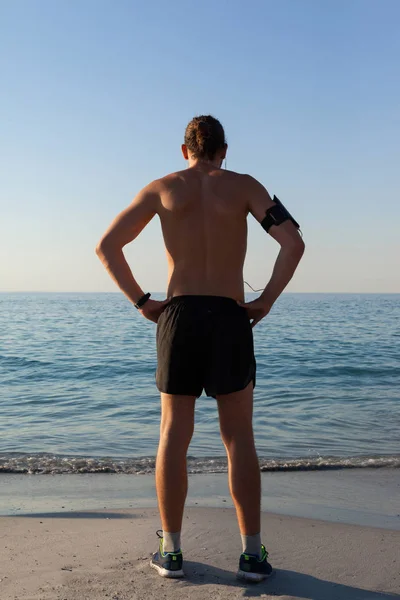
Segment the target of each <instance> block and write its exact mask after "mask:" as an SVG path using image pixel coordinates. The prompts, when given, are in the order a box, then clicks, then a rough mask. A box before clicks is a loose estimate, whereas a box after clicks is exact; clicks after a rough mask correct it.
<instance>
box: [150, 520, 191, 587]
mask: <svg viewBox="0 0 400 600" xmlns="http://www.w3.org/2000/svg"><path fill="white" fill-rule="evenodd" d="M157 535H158V537H159V538H160V545H159V548H158V552H155V553H154V554H153V556H152V558H151V560H150V566H151V567H153V569H156V570H157V571H158V573H159V574H160V575H161V577H172V578H174V579H176V578H177V577H183V576H184V572H183V570H182V564H183V556H182V551H181V550H179V551H178V552H163V536H162V531H161V530H158V531H157Z"/></svg>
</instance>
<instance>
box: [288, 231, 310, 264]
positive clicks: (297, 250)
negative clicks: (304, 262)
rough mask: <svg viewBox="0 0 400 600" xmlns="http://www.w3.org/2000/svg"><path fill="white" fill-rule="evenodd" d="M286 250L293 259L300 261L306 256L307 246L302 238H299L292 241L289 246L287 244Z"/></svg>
mask: <svg viewBox="0 0 400 600" xmlns="http://www.w3.org/2000/svg"><path fill="white" fill-rule="evenodd" d="M286 248H287V250H288V252H289V253H290V254H291V255H292V256H293V258H296V259H298V260H300V259H301V257H302V256H303V254H304V250H305V248H306V245H305V243H304V241H303V240H302V238H301V237H300V236H299V237H298V238H296V239H294V240H292V241H291V242H290V243H289V244H287V245H286Z"/></svg>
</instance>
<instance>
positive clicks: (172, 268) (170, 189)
mask: <svg viewBox="0 0 400 600" xmlns="http://www.w3.org/2000/svg"><path fill="white" fill-rule="evenodd" d="M243 180H244V176H243V175H239V174H238V173H234V172H232V171H226V170H222V169H214V168H210V169H207V170H203V169H196V168H189V169H185V170H184V171H180V172H177V173H172V174H170V175H167V176H166V177H164V178H162V179H160V180H158V182H157V183H158V184H159V189H158V191H159V197H160V207H159V210H158V214H159V216H160V221H161V226H162V231H163V236H164V242H165V247H166V251H167V258H168V271H169V272H168V296H177V295H183V294H200V295H207V294H208V295H216V296H228V297H231V298H235V299H237V300H243V298H244V288H243V264H244V259H245V255H246V247H247V220H246V219H247V213H248V209H247V206H248V203H247V202H246V198H245V189H244V188H245V186H244V185H243Z"/></svg>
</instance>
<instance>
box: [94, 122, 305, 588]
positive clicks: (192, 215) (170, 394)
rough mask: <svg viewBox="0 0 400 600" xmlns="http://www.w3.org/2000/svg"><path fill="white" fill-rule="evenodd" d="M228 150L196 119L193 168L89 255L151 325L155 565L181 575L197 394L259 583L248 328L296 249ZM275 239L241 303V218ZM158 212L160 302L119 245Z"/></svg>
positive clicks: (248, 575) (274, 209)
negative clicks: (273, 250) (225, 165)
mask: <svg viewBox="0 0 400 600" xmlns="http://www.w3.org/2000/svg"><path fill="white" fill-rule="evenodd" d="M226 152H227V144H226V141H225V134H224V130H223V127H222V125H221V124H220V122H219V121H218V120H217V119H215V118H213V117H211V116H200V117H195V118H194V119H193V120H192V121H191V122H190V123H189V125H188V126H187V128H186V132H185V143H184V144H183V145H182V153H183V156H184V158H185V159H186V160H188V163H189V166H188V168H187V169H186V170H184V171H179V172H177V173H171V174H169V175H166V176H165V177H162V178H161V179H158V180H156V181H153V182H152V183H150V184H149V185H148V186H146V187H145V188H144V189H143V190H142V191H141V192H139V194H138V195H137V196H136V198H135V199H134V200H133V202H132V204H131V205H130V206H128V208H127V209H126V210H124V211H123V212H122V213H121V214H120V215H119V216H117V218H116V219H115V220H114V222H113V223H112V224H111V226H110V227H109V229H108V230H107V231H106V233H105V234H104V236H103V238H102V239H101V241H100V243H99V245H98V247H97V249H96V252H97V254H98V256H99V258H100V260H101V261H102V262H103V264H104V266H105V267H106V269H107V270H108V272H109V273H110V275H111V277H112V278H113V279H114V281H115V282H116V283H117V285H118V286H119V287H120V288H121V290H122V291H123V292H124V294H125V295H126V296H127V297H128V298H129V300H130V301H131V302H132V303H133V304H135V306H136V307H137V308H138V310H139V311H140V312H141V314H142V315H143V317H145V318H146V319H149V320H150V321H154V322H155V323H157V354H158V367H157V375H156V381H157V386H158V389H159V390H160V392H161V428H160V442H159V447H158V454H157V461H156V488H157V497H158V504H159V510H160V516H161V522H162V535H161V534H159V533H158V532H157V534H158V535H159V537H160V538H161V539H160V543H159V550H158V552H156V553H155V554H154V555H153V558H152V560H151V563H150V564H151V566H152V567H154V568H155V569H157V571H158V572H159V573H160V575H162V576H164V577H182V576H183V569H182V564H183V559H182V552H181V542H180V532H181V526H182V518H183V511H184V504H185V499H186V494H187V485H188V484H187V471H186V453H187V448H188V446H189V443H190V440H191V437H192V433H193V427H194V411H195V401H196V398H198V397H199V396H200V395H201V393H202V390H203V389H205V391H206V393H207V395H209V396H214V397H215V398H216V400H217V404H218V412H219V421H220V430H221V436H222V440H223V443H224V445H225V448H226V452H227V456H228V467H229V486H230V491H231V495H232V498H233V501H234V504H235V507H236V513H237V518H238V523H239V529H240V533H241V537H242V544H243V553H242V554H241V556H240V559H239V570H238V577H241V578H243V579H247V580H252V581H261V580H262V579H265V578H266V577H268V576H269V575H270V574H271V572H272V567H271V565H270V564H269V563H268V560H267V559H268V553H267V552H266V550H265V547H264V546H263V545H262V544H261V534H260V510H261V507H260V504H261V482H260V469H259V464H258V459H257V454H256V450H255V446H254V437H253V426H252V409H253V387H254V385H255V371H256V365H255V360H254V351H253V334H252V327H254V326H255V325H256V324H257V323H258V322H259V321H260V320H261V319H263V318H264V317H265V316H266V315H267V314H268V313H269V311H270V310H271V307H272V305H273V303H274V302H275V300H276V299H277V298H278V296H279V295H280V294H281V293H282V291H283V290H284V288H285V287H286V285H287V284H288V283H289V281H290V279H291V278H292V276H293V274H294V272H295V270H296V267H297V265H298V263H299V261H300V259H301V257H302V254H303V252H304V243H303V241H302V238H301V237H300V235H299V233H298V231H297V227H296V225H297V224H296V222H295V221H294V219H292V218H291V217H290V215H289V213H287V211H285V209H284V207H283V206H281V205H279V204H277V202H279V201H278V200H277V199H275V198H274V200H275V201H273V200H271V198H270V196H269V194H268V192H267V190H266V189H265V188H264V187H263V186H262V185H261V184H260V183H259V182H258V181H256V180H255V179H253V178H252V177H250V176H249V175H242V174H239V173H235V172H232V171H227V170H223V169H221V165H222V162H223V160H224V158H225V155H226ZM249 212H250V213H252V215H253V216H254V217H255V218H256V219H257V220H258V221H259V222H260V223H261V224H262V225H263V227H264V228H265V229H266V230H267V231H268V233H269V234H270V235H271V236H272V237H273V238H274V239H275V240H276V241H277V242H278V243H279V244H280V246H281V249H280V252H279V255H278V258H277V260H276V264H275V267H274V270H273V273H272V277H271V279H270V281H269V283H268V284H267V286H266V288H265V290H264V292H263V293H262V294H261V295H260V297H259V298H257V299H256V300H254V301H253V302H249V303H247V304H245V303H244V285H243V263H244V259H245V254H246V239H247V222H246V219H247V215H248V213H249ZM156 214H157V215H158V216H159V218H160V221H161V226H162V232H163V237H164V242H165V246H166V251H167V257H168V266H169V277H168V291H167V296H168V300H164V301H163V302H158V301H156V300H152V299H150V298H149V296H150V295H149V294H144V291H143V290H142V288H141V287H140V286H139V284H138V283H137V282H136V280H135V279H134V277H133V275H132V273H131V270H130V268H129V266H128V264H127V262H126V260H125V258H124V254H123V251H122V249H123V247H124V246H125V245H126V244H128V243H129V242H131V241H132V240H134V239H135V238H136V237H137V236H138V235H139V233H140V232H141V231H142V229H143V228H144V227H145V226H146V225H147V223H148V222H149V221H150V220H151V219H152V218H153V217H154V215H156Z"/></svg>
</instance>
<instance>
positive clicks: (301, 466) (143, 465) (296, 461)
mask: <svg viewBox="0 0 400 600" xmlns="http://www.w3.org/2000/svg"><path fill="white" fill-rule="evenodd" d="M259 462H260V470H261V471H262V472H268V471H269V472H273V471H329V470H337V469H364V468H368V469H377V468H400V455H399V456H357V457H334V456H326V457H323V456H320V457H316V458H293V459H271V458H259ZM154 470H155V457H152V456H145V457H141V458H126V459H121V458H118V459H113V458H109V457H104V458H90V457H77V456H57V455H51V454H18V455H17V454H15V455H0V474H1V473H20V474H51V475H57V474H70V473H125V474H130V475H149V474H153V473H154ZM227 470H228V468H227V461H226V459H225V458H222V457H215V458H209V457H204V458H198V457H188V472H189V473H192V474H195V473H226V472H227Z"/></svg>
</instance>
